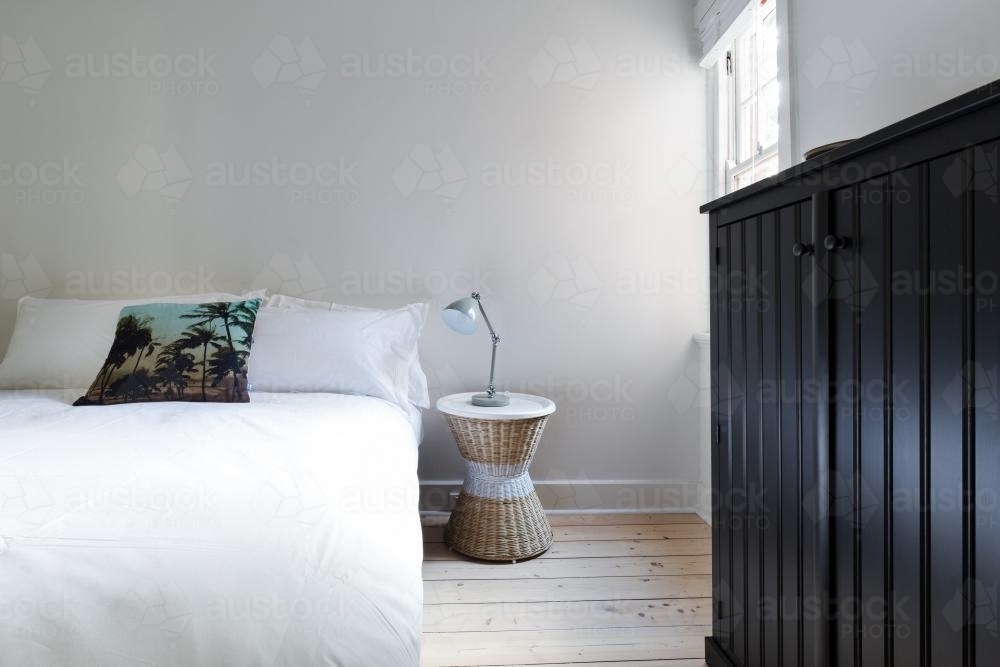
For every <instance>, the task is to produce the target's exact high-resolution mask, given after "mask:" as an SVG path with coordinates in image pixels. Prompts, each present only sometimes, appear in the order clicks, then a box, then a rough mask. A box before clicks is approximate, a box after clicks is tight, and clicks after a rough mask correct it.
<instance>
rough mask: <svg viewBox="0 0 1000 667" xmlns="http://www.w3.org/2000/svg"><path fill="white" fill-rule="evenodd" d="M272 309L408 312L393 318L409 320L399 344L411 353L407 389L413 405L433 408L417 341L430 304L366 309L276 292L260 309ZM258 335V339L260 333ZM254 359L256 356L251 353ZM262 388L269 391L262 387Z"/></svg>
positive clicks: (394, 320) (407, 352)
mask: <svg viewBox="0 0 1000 667" xmlns="http://www.w3.org/2000/svg"><path fill="white" fill-rule="evenodd" d="M268 308H281V309H285V310H300V311H301V310H326V311H335V312H336V311H339V312H362V313H384V314H387V315H388V314H393V315H395V314H398V313H404V314H405V317H394V318H393V319H392V321H393V322H395V323H400V324H402V323H405V333H406V338H405V342H402V343H399V344H400V345H401V348H400V354H401V355H405V356H407V358H408V360H409V382H408V391H407V396H408V401H409V403H411V404H412V405H415V406H417V407H419V408H429V407H430V405H431V400H430V394H429V393H428V389H427V375H426V374H425V373H424V369H423V367H422V366H421V365H420V350H419V347H418V344H417V341H418V339H419V338H420V332H421V331H422V330H423V328H424V322H426V321H427V310H428V306H427V304H426V303H412V304H409V305H406V306H402V307H400V308H394V309H379V308H363V307H361V306H348V305H345V304H341V303H330V302H328V301H310V300H308V299H300V298H297V297H293V296H286V295H284V294H274V295H271V296H270V297H268V298H267V301H266V302H265V307H264V308H261V310H260V312H261V313H264V316H265V317H267V313H266V311H267V309H268ZM259 318H260V314H258V321H259ZM254 338H255V340H256V336H255V337H254ZM255 344H256V343H255ZM252 349H253V348H251V350H252ZM251 355H252V352H251ZM251 358H253V357H252V356H251ZM252 370H253V368H252V366H251V372H252ZM259 391H267V390H264V389H259Z"/></svg>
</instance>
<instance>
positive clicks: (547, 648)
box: [422, 514, 712, 667]
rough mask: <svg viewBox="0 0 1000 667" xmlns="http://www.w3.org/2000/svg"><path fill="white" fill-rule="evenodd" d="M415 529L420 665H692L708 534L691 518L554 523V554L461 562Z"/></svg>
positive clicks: (433, 536)
mask: <svg viewBox="0 0 1000 667" xmlns="http://www.w3.org/2000/svg"><path fill="white" fill-rule="evenodd" d="M445 521H446V517H444V516H440V515H438V516H433V517H427V518H425V521H424V524H425V528H424V540H425V544H424V554H425V557H424V644H423V658H422V664H423V665H425V666H427V667H444V666H448V665H453V666H456V667H458V666H470V667H471V666H476V667H489V666H498V667H500V666H502V667H515V666H517V665H560V666H561V667H574V666H577V667H581V666H582V665H588V666H590V667H601V665H626V666H627V665H636V666H637V667H638V666H641V667H702V666H703V665H704V637H705V636H706V635H708V634H711V619H712V609H711V552H712V549H711V540H710V535H711V531H710V530H709V528H708V527H707V526H705V524H704V523H703V522H702V521H701V519H700V518H698V517H697V516H696V515H694V514H623V515H608V514H591V515H588V514H566V515H552V516H551V517H550V523H551V524H552V527H553V532H554V534H555V542H554V544H553V546H552V548H551V549H550V550H549V551H548V552H546V553H545V554H543V555H542V556H540V557H538V558H535V559H532V560H528V561H524V562H520V563H516V564H511V563H488V562H483V561H476V560H473V559H469V558H466V557H464V556H462V555H461V554H458V553H456V552H453V551H450V550H449V549H448V548H447V547H446V546H445V545H444V544H443V543H442V539H443V538H442V535H443V525H444V523H445Z"/></svg>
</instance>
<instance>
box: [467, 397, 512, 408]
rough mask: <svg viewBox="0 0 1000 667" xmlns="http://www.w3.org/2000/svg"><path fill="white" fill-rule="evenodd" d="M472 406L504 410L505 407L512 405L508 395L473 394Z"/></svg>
mask: <svg viewBox="0 0 1000 667" xmlns="http://www.w3.org/2000/svg"><path fill="white" fill-rule="evenodd" d="M472 404H473V405H475V406H478V407H480V408H502V407H504V406H505V405H510V396H509V395H508V394H493V395H492V396H490V395H489V394H473V395H472Z"/></svg>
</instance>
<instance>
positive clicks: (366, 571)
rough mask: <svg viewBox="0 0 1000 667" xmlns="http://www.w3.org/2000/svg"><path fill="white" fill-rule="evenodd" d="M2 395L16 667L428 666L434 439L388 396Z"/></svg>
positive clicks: (6, 582) (2, 621)
mask: <svg viewBox="0 0 1000 667" xmlns="http://www.w3.org/2000/svg"><path fill="white" fill-rule="evenodd" d="M77 395H78V392H75V391H74V392H66V393H64V392H57V393H38V392H33V393H31V392H18V391H0V663H2V664H4V665H7V664H9V665H25V666H27V665H32V666H35V665H38V666H50V665H51V666H57V665H58V666H60V667H78V666H83V665H86V666H88V667H90V666H94V667H96V666H98V665H100V666H101V667H116V666H118V665H176V666H196V665H287V666H289V667H302V666H309V665H351V666H354V665H358V666H378V665H392V666H397V665H416V664H418V663H419V645H420V622H421V611H422V596H423V593H422V582H421V575H420V570H421V556H422V543H421V533H420V525H419V518H418V514H417V496H418V493H419V491H418V482H417V475H416V470H417V451H418V447H417V444H418V443H417V439H416V436H415V434H414V431H413V429H412V427H411V425H410V423H409V422H408V421H407V418H406V416H405V415H404V414H403V412H402V410H400V409H399V408H398V407H395V406H393V405H391V404H389V403H387V402H385V401H381V400H378V399H374V398H367V397H357V396H343V395H336V394H254V395H253V397H252V399H251V403H250V404H233V405H229V404H209V405H201V404H193V403H151V404H132V405H121V406H109V407H81V408H73V407H71V406H70V405H69V403H70V401H71V400H72V399H73V398H75V397H76V396H77Z"/></svg>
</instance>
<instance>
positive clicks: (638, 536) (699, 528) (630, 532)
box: [424, 523, 712, 542]
mask: <svg viewBox="0 0 1000 667" xmlns="http://www.w3.org/2000/svg"><path fill="white" fill-rule="evenodd" d="M552 532H553V534H554V535H555V539H556V540H559V541H571V542H576V541H591V542H597V541H605V540H616V541H617V540H669V539H675V538H682V539H694V538H703V539H704V538H711V537H712V529H711V528H709V527H708V526H706V525H705V524H700V525H699V524H694V523H672V524H664V525H659V526H658V525H652V524H650V525H634V526H629V525H625V526H553V527H552ZM443 536H444V526H427V527H425V529H424V541H425V542H442V541H444V537H443Z"/></svg>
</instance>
